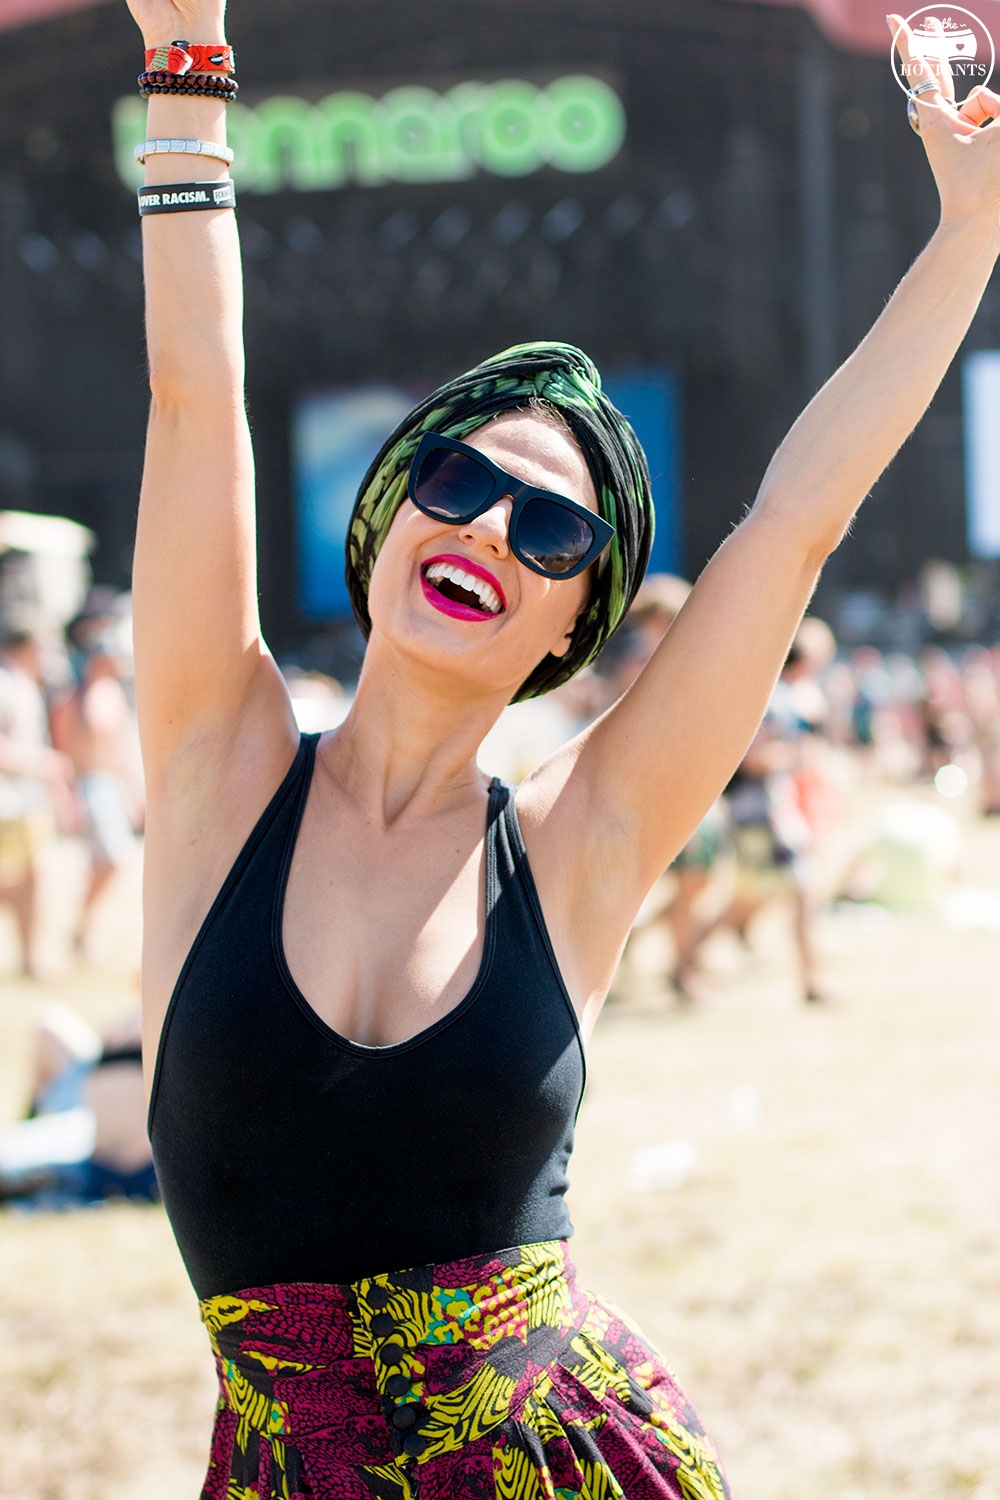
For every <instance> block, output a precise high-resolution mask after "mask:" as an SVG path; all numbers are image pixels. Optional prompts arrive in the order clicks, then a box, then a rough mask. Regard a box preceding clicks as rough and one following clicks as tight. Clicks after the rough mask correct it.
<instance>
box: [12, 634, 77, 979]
mask: <svg viewBox="0 0 1000 1500" xmlns="http://www.w3.org/2000/svg"><path fill="white" fill-rule="evenodd" d="M0 642H2V643H0V902H2V903H3V904H4V905H6V906H8V907H9V908H10V909H11V910H12V912H13V913H14V917H15V919H16V922H17V928H18V933H19V936H20V941H21V963H22V969H23V972H24V974H25V975H27V976H29V977H34V976H35V974H36V927H37V920H38V901H37V892H38V870H37V859H38V854H39V850H40V849H41V848H42V846H43V845H44V844H45V842H46V841H47V839H48V838H50V837H51V835H52V831H53V825H54V813H55V812H56V811H57V810H58V812H59V813H60V814H62V815H63V816H65V815H66V813H67V810H68V808H69V805H70V803H71V800H72V782H73V765H72V762H71V761H70V760H69V758H68V757H67V756H65V755H63V754H61V753H60V752H59V751H58V750H55V749H53V747H52V744H51V741H50V738H49V726H48V717H47V711H46V705H45V696H44V694H43V692H42V680H43V673H42V656H41V650H42V643H41V637H40V633H39V628H38V626H37V624H36V623H35V621H34V620H33V619H32V618H31V617H30V616H29V614H28V613H27V612H26V611H23V610H22V611H20V612H18V611H16V610H11V611H10V612H9V613H8V615H7V618H6V620H5V621H4V622H3V623H2V624H0Z"/></svg>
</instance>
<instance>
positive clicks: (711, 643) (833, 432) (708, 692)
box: [524, 17, 1000, 927]
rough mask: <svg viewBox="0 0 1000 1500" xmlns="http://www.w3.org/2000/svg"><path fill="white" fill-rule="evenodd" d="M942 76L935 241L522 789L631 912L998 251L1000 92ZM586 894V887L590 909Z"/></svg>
mask: <svg viewBox="0 0 1000 1500" xmlns="http://www.w3.org/2000/svg"><path fill="white" fill-rule="evenodd" d="M892 19H893V21H894V22H895V23H896V25H897V27H899V28H903V32H902V35H901V39H900V42H901V47H902V48H903V49H907V48H908V47H909V45H910V37H909V34H908V33H907V32H906V30H905V26H904V23H903V22H902V21H901V20H900V19H899V18H896V17H894V18H892ZM923 68H924V71H925V76H926V78H927V80H928V81H930V80H932V79H934V74H933V73H932V72H931V68H930V65H928V64H926V63H925V64H923ZM920 76H921V75H920V73H919V71H918V73H917V75H916V78H917V81H919V80H920ZM935 82H936V84H937V89H936V91H934V92H927V93H925V94H924V95H923V96H922V97H921V101H920V105H919V108H920V122H921V133H922V138H923V141H924V144H925V146H926V148H927V154H928V157H929V159H930V162H931V166H932V168H933V171H934V175H935V179H936V181H937V185H938V189H939V193H940V196H941V219H940V223H939V226H938V228H937V230H936V231H935V233H934V235H933V237H932V239H931V241H930V243H929V244H928V246H927V248H926V249H925V250H924V252H923V254H922V255H921V256H920V258H919V259H918V260H917V261H916V263H915V264H914V266H913V267H912V268H911V270H910V271H909V272H908V273H907V275H906V276H905V277H904V279H903V281H902V283H901V284H900V286H899V287H898V289H897V291H896V293H895V295H894V296H893V297H892V299H891V300H890V302H889V303H888V305H887V306H886V308H885V310H884V312H883V313H882V315H881V317H880V318H879V320H878V322H877V323H876V324H875V326H874V328H873V329H872V330H871V332H870V333H869V334H868V336H867V337H866V338H865V340H864V341H863V343H862V344H861V345H860V346H859V348H858V349H857V350H856V351H855V352H854V353H853V354H852V355H851V357H850V358H849V359H848V360H847V361H846V363H845V364H844V365H843V366H842V367H841V368H840V369H839V370H838V371H837V372H836V374H835V375H833V377H832V378H831V379H830V380H829V381H828V382H827V384H826V385H825V386H824V387H823V389H822V390H821V391H820V392H819V393H818V395H817V396H816V397H815V398H814V399H813V400H812V401H811V402H810V404H809V406H808V407H807V408H806V410H805V411H804V412H803V413H802V415H801V416H800V417H799V419H798V421H797V422H796V423H795V425H794V426H793V427H792V429H791V431H790V432H789V434H788V436H787V437H786V438H785V440H784V442H783V443H782V444H781V446H780V448H779V449H778V451H777V453H776V454H775V456H774V459H773V460H772V462H771V464H770V466H769V468H768V470H767V473H766V475H765V476H764V480H763V483H762V484H761V488H760V492H759V494H758V496H757V499H756V502H755V504H754V506H753V508H752V509H751V511H750V512H749V514H748V515H747V517H746V519H745V520H744V521H743V522H742V524H741V525H740V526H739V527H738V528H737V529H736V530H735V531H734V532H733V533H732V535H731V536H730V537H728V538H727V540H726V541H725V542H724V543H723V545H722V546H721V547H720V548H719V550H718V552H717V553H716V554H715V556H714V557H713V558H712V560H711V562H710V563H709V564H708V566H707V567H706V569H705V570H704V572H703V573H702V575H701V577H700V578H699V579H698V582H697V584H696V585H695V587H694V589H693V591H692V593H691V596H690V598H689V599H688V601H687V603H686V604H685V606H684V608H683V610H682V611H681V613H680V615H679V616H678V618H677V620H676V621H675V622H674V624H673V626H672V627H671V629H670V630H669V631H668V633H667V635H666V636H665V637H664V639H663V642H662V643H661V645H660V646H659V647H658V649H657V651H656V652H655V653H654V655H653V657H652V658H651V660H650V662H649V663H648V665H647V666H646V668H645V670H644V671H643V672H642V674H641V675H640V676H639V678H638V679H637V681H636V682H635V683H634V684H633V686H632V687H631V688H630V689H629V691H628V692H627V693H626V694H625V696H624V697H623V698H622V699H621V700H620V701H619V702H618V703H617V704H616V705H615V706H614V707H613V708H612V709H611V710H609V712H608V713H607V714H605V715H604V716H603V718H601V719H599V720H598V721H597V723H596V724H595V725H593V726H592V727H591V729H590V730H588V731H587V732H586V733H585V734H584V736H583V737H582V738H581V740H580V741H579V742H578V743H577V744H576V745H575V746H574V747H573V748H572V752H571V754H569V755H567V756H566V757H565V758H564V759H563V760H562V764H561V765H560V764H559V763H558V762H559V758H558V757H557V758H556V759H555V760H554V761H553V762H550V763H548V764H547V765H546V766H544V767H542V769H541V771H540V772H538V773H536V774H537V777H538V787H537V793H533V791H532V790H531V789H530V788H526V795H525V798H524V800H525V803H526V805H527V806H528V808H530V805H531V802H532V797H533V795H536V796H537V801H538V803H539V805H541V806H544V808H545V820H546V824H547V836H546V842H548V841H549V834H551V836H552V840H553V843H554V844H555V845H557V846H559V847H560V848H561V849H562V852H563V854H564V856H565V855H567V854H569V853H570V852H571V853H572V855H573V860H572V862H571V864H570V868H572V869H578V870H581V871H588V872H589V873H590V874H592V872H593V870H594V867H595V863H596V864H597V865H599V866H600V868H601V869H602V870H603V872H604V879H602V881H601V882H600V884H601V888H602V899H604V900H607V899H609V898H610V900H611V904H612V906H616V905H619V904H620V906H621V913H620V914H621V916H622V917H623V919H624V920H625V921H626V923H627V920H628V911H629V909H632V910H634V908H635V906H636V905H638V903H639V902H640V901H641V900H642V898H643V896H644V894H645V891H646V890H647V889H648V888H649V886H650V885H651V884H652V882H653V880H655V878H656V876H657V875H658V874H659V872H660V871H661V870H662V869H663V868H664V866H665V865H666V864H668V863H669V861H670V860H671V859H672V858H673V857H674V855H675V854H676V853H677V851H678V850H679V849H680V847H681V846H682V844H683V843H684V841H685V840H686V839H687V837H688V836H689V835H690V833H691V832H692V830H693V829H694V827H695V826H696V825H697V823H698V821H699V820H700V818H701V817H702V816H703V815H704V814H705V812H706V810H707V809H708V808H709V806H710V805H711V804H712V802H713V801H714V799H715V798H716V797H717V796H718V794H719V792H720V791H721V790H722V788H723V787H724V786H725V784H726V782H727V781H728V779H729V777H730V776H731V775H732V773H733V771H734V770H735V768H736V766H737V765H738V764H739V762H740V759H741V758H742V756H743V753H744V751H745V750H746V748H747V746H748V745H749V743H750V741H751V739H752V738H753V735H754V732H755V730H756V728H757V725H758V724H759V722H760V720H761V718H762V716H763V713H764V711H765V708H766V706H767V702H768V698H769V696H770V693H771V691H772V689H773V686H774V683H775V680H776V678H777V675H778V673H779V671H780V669H781V666H782V663H783V661H784V659H785V656H786V654H787V651H788V647H789V644H790V642H791V640H792V637H793V635H794V633H795V630H796V627H797V625H798V622H799V620H800V618H801V616H802V613H803V611H804V609H805V607H806V605H807V603H808V601H809V598H810V595H811V594H812V592H813V589H814V587H815V585H816V581H817V578H818V576H819V573H820V570H821V568H822V566H823V563H824V562H825V560H826V558H827V557H828V556H829V554H830V553H831V552H832V551H833V549H834V548H835V547H836V546H837V544H838V543H839V542H840V540H841V538H842V537H843V535H844V533H845V531H846V529H847V527H848V526H849V525H850V522H851V518H852V517H853V515H854V513H855V511H856V510H857V508H858V506H859V505H860V503H861V501H862V500H863V499H864V497H865V495H866V494H867V493H868V491H869V490H870V489H871V488H872V486H873V485H874V483H875V481H876V480H877V478H878V476H879V475H880V474H881V472H882V471H883V469H884V468H885V467H886V465H887V464H888V463H889V462H890V461H891V459H892V458H893V456H894V455H895V454H896V452H897V451H898V450H899V448H900V447H901V446H902V444H903V443H904V442H905V441H906V439H907V437H908V436H909V434H910V433H911V432H912V430H913V428H914V427H915V426H916V424H917V422H918V421H919V420H920V418H921V416H922V415H923V413H924V411H925V410H926V408H927V406H928V404H929V402H930V400H931V398H932V396H933V395H934V392H935V391H936V389H937V387H938V385H939V383H940V381H941V379H942V377H943V376H944V374H945V371H946V370H947V368H948V366H949V365H950V363H951V361H952V359H953V358H954V356H955V354H956V352H957V350H958V348H959V346H960V344H961V342H962V340H963V338H964V336H965V334H966V332H967V330H968V328H969V325H970V323H971V322H972V318H973V316H974V314H975V312H976V309H977V307H978V305H979V302H980V299H981V297H982V295H983V292H984V290H985V288H986V285H987V283H988V281H989V279H990V275H991V273H992V270H993V267H994V263H995V261H996V258H997V255H998V253H1000V123H996V124H987V125H986V126H985V128H980V126H981V125H983V124H984V122H987V121H989V120H993V119H995V118H996V117H997V116H998V115H1000V97H998V96H996V95H993V94H990V93H988V92H987V91H985V90H981V91H978V92H977V94H976V95H975V96H974V97H973V98H972V99H970V100H969V101H968V102H967V103H966V105H965V106H964V107H963V109H962V112H961V114H959V113H957V112H956V109H955V106H954V103H953V102H952V95H951V76H950V73H949V72H948V71H947V68H946V67H945V68H944V69H943V70H942V73H941V76H940V77H939V78H937V79H936V80H935ZM581 840H583V841H584V842H585V843H586V846H587V847H586V848H581V847H580V843H581ZM533 858H534V855H533ZM583 884H584V880H583V878H581V892H582V889H583ZM588 905H589V898H588V897H587V896H586V895H583V894H581V899H580V906H579V910H580V920H581V922H585V921H586V920H587V918H586V916H585V911H586V907H587V906H588ZM608 915H609V916H611V925H612V926H617V925H619V924H618V923H616V922H615V920H614V917H613V916H612V914H611V912H610V911H609V912H608ZM573 926H574V927H575V926H576V921H575V920H574V922H573Z"/></svg>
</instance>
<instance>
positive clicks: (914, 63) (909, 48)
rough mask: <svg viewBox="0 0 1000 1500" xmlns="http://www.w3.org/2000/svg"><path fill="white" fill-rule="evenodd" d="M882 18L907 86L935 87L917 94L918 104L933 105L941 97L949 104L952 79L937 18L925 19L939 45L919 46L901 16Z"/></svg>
mask: <svg viewBox="0 0 1000 1500" xmlns="http://www.w3.org/2000/svg"><path fill="white" fill-rule="evenodd" d="M886 21H887V22H888V26H889V30H890V31H891V32H892V37H893V41H894V42H895V44H896V51H897V52H898V53H899V55H900V57H901V58H902V60H903V68H904V77H905V78H906V80H907V82H908V83H909V86H910V89H911V90H912V89H916V88H920V87H921V85H922V84H926V83H933V84H935V85H936V88H935V89H928V90H927V92H926V93H924V94H922V95H921V96H920V99H919V100H918V105H919V104H921V103H928V104H937V103H940V101H941V100H942V99H943V100H945V102H947V103H953V102H954V99H955V80H954V78H953V77H952V71H951V65H950V64H949V62H948V55H947V45H946V43H945V39H944V31H943V29H942V27H941V23H940V21H937V20H936V19H934V18H931V19H929V20H928V21H927V26H928V29H929V30H930V31H932V32H934V33H935V34H936V36H939V37H940V47H934V46H929V45H928V44H926V43H925V44H924V47H921V45H920V43H919V42H918V40H917V38H916V37H915V36H914V35H913V32H912V31H911V30H910V27H909V25H908V24H907V22H906V21H905V20H904V18H903V17H902V16H897V15H889V16H887V17H886ZM925 49H926V50H925Z"/></svg>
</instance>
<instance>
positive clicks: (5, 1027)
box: [0, 825, 1000, 1500]
mask: <svg viewBox="0 0 1000 1500" xmlns="http://www.w3.org/2000/svg"><path fill="white" fill-rule="evenodd" d="M965 866H966V869H965V875H964V878H966V879H967V880H969V881H970V882H972V883H974V884H976V885H978V886H980V887H983V888H985V887H993V888H996V891H997V895H998V899H1000V827H997V826H996V825H991V826H984V825H975V826H973V827H971V828H970V830H969V832H968V836H967V839H966V849H965ZM118 899H119V905H118V907H117V908H115V910H116V912H117V915H116V916H109V917H108V918H107V919H106V929H105V932H104V934H103V938H102V942H103V947H102V942H99V943H98V944H97V947H98V950H99V951H98V952H97V953H96V954H95V957H96V959H97V961H98V968H97V970H96V972H95V971H91V972H89V973H87V972H85V971H79V972H77V973H76V974H67V975H65V976H64V977H62V978H60V979H57V980H54V981H53V982H52V984H51V986H49V987H47V990H46V991H41V990H39V989H38V988H37V987H32V986H28V985H22V984H19V983H16V982H14V981H8V982H5V983H4V984H3V985H2V987H0V1117H2V1118H3V1119H10V1118H13V1117H14V1116H15V1115H16V1113H17V1111H18V1109H19V1108H20V1106H21V1103H22V1087H23V1077H24V1071H23V1070H24V1066H25V1057H26V1049H27V1039H28V1034H29V1027H30V1023H31V1020H32V1017H33V1015H34V1013H35V1011H36V1008H37V1006H38V1004H39V1002H40V1000H41V998H43V996H44V994H45V993H53V994H57V995H58V996H59V997H61V998H64V999H67V1000H69V1001H71V1002H72V1003H74V1004H77V1005H79V1006H80V1008H81V1009H82V1010H83V1011H84V1012H85V1013H86V1014H88V1015H89V1016H90V1017H91V1018H93V1019H94V1020H95V1021H101V1020H104V1019H109V1018H110V1017H111V1016H112V1015H114V1014H115V1013H117V1012H118V1011H120V1010H121V1009H122V1008H124V1007H126V1006H127V1005H128V1004H129V1002H130V997H131V994H132V991H131V988H130V985H131V978H130V974H131V957H130V956H129V955H130V954H131V951H132V948H131V946H130V945H134V934H133V933H132V927H133V926H134V920H133V919H134V898H133V896H132V894H131V893H125V895H124V896H122V895H121V894H119V898H118ZM122 913H124V915H122ZM116 922H117V923H118V926H115V923H116ZM126 929H127V931H126ZM0 936H2V934H0ZM820 946H821V951H822V955H823V969H824V974H825V978H826V981H827V988H828V990H829V994H830V1001H829V1004H828V1005H826V1006H824V1007H822V1008H821V1007H811V1008H807V1007H806V1006H804V1005H803V1004H801V1002H799V1001H798V999H797V996H796V994H795V989H794V986H793V984H792V981H791V978H790V973H789V967H788V948H787V934H786V930H785V926H784V922H783V919H782V918H781V916H780V914H777V913H776V914H775V915H774V916H773V917H765V918H764V919H762V921H761V924H760V927H759V929H758V931H757V933H756V934H755V944H754V952H753V954H751V955H744V954H742V953H740V952H738V951H737V949H736V947H735V945H734V944H732V943H730V941H729V940H728V939H726V938H720V939H718V940H717V942H716V944H715V946H714V947H713V949H712V950H711V951H710V954H709V974H708V976H707V982H706V996H705V998H704V999H703V1001H702V1002H701V1003H700V1004H699V1005H698V1006H697V1007H696V1008H695V1009H694V1010H693V1011H692V1012H689V1013H680V1012H678V1011H677V1010H676V1009H674V1008H672V1007H671V1006H670V1005H668V1003H667V1002H666V1001H665V1000H664V998H663V996H662V995H661V994H660V993H659V992H658V990H657V987H656V986H655V985H654V984H652V983H651V982H650V981H649V979H648V978H647V980H646V982H645V983H644V985H643V986H642V987H641V988H640V989H637V990H636V991H635V992H633V993H632V994H630V995H629V996H628V997H627V998H626V999H625V1000H623V1001H621V1002H619V1003H618V1004H616V1005H615V1006H613V1007H610V1008H609V1009H608V1011H607V1012H606V1015H605V1017H604V1019H603V1020H602V1023H601V1026H600V1028H599V1030H598V1033H597V1035H596V1037H595V1040H594V1043H593V1046H592V1051H591V1059H590V1084H589V1091H588V1098H587V1101H586V1104H585V1106H584V1110H583V1114H582V1117H581V1126H580V1132H579V1143H578V1149H577V1154H576V1158H575V1170H574V1182H575V1187H574V1191H573V1209H574V1217H575V1222H576V1226H577V1235H576V1239H575V1254H576V1257H577V1260H578V1263H579V1265H580V1268H581V1271H582V1272H583V1274H584V1277H585V1280H586V1281H587V1282H588V1283H589V1284H590V1285H593V1286H595V1287H597V1288H599V1289H600V1290H601V1291H602V1293H603V1294H604V1295H605V1296H607V1297H609V1298H610V1299H611V1300H612V1301H615V1302H618V1303H620V1304H621V1305H623V1306H625V1307H627V1308H628V1310H629V1311H630V1312H631V1313H632V1314H633V1316H634V1317H636V1318H637V1319H638V1321H639V1322H640V1323H641V1324H642V1325H643V1326H644V1327H645V1330H646V1332H647V1333H648V1334H649V1336H650V1337H651V1338H652V1339H653V1340H654V1341H655V1342H656V1343H657V1344H658V1345H659V1346H660V1347H661V1348H662V1349H663V1351H664V1352H665V1354H666V1355H667V1357H668V1360H669V1361H670V1362H671V1363H672V1364H673V1365H674V1367H675V1368H676V1370H677V1371H678V1373H679V1374H680V1376H681V1378H682V1380H683V1382H684V1384H685V1385H686V1386H687V1388H688V1390H689V1392H690V1393H691V1395H692V1397H693V1399H694V1400H695V1403H696V1405H697V1406H698V1407H699V1409H700V1410H701V1413H702V1416H703V1418H704V1419H705V1422H706V1425H707V1426H708V1427H709V1429H710V1431H711V1432H712V1433H713V1434H714V1436H715V1438H716V1441H717V1442H718V1444H719V1446H720V1448H721V1450H722V1452H723V1455H724V1457H725V1460H726V1463H727V1466H728V1469H729V1472H730V1478H731V1480H732V1483H733V1489H734V1493H735V1495H736V1497H737V1500H805V1497H808V1500H890V1497H891V1500H1000V1153H998V1150H997V1141H998V1138H1000V1092H998V1088H997V1074H998V1071H1000V1006H998V1003H997V974H998V968H1000V965H998V959H1000V934H998V933H997V932H996V931H993V932H990V931H982V930H979V931H977V930H955V929H953V928H950V927H948V926H947V925H945V924H944V923H943V922H942V921H939V920H937V919H935V918H933V917H928V916H897V917H889V916H888V915H885V914H879V913H877V912H870V911H864V910H857V911H853V910H852V911H846V912H832V913H830V914H828V915H826V916H824V918H823V919H822V922H821V928H820ZM123 955H124V956H123ZM668 1143H685V1144H684V1145H682V1146H677V1145H674V1146H673V1147H672V1148H671V1149H670V1150H668V1151H664V1152H660V1153H659V1154H657V1153H656V1152H655V1151H654V1152H653V1153H652V1154H650V1152H649V1151H648V1149H647V1148H656V1147H661V1146H665V1145H667V1144H668ZM642 1152H645V1153H646V1154H645V1155H637V1154H638V1153H642ZM0 1284H2V1287H3V1291H2V1294H0V1497H3V1500H138V1497H142V1500H193V1497H194V1496H195V1495H196V1494H197V1493H198V1488H199V1485H200V1482H201V1477H202V1475H203V1473H204V1462H205V1450H206V1443H207V1437H208V1431H209V1426H210V1421H211V1414H212V1406H213V1379H212V1372H211V1369H210V1361H209V1357H208V1350H207V1345H206V1343H205V1340H204V1335H203V1334H202V1331H201V1328H200V1325H199V1323H198V1320H197V1315H196V1311H195V1304H194V1298H193V1295H192V1293H191V1291H190V1288H189V1287H188V1284H187V1282H186V1280H185V1276H184V1273H183V1270H182V1268H181V1265H180V1262H179V1259H178V1257H177V1253H176V1250H175V1248H174V1245H173V1241H172V1239H171V1235H170V1231H169V1228H168V1227H167V1225H166V1222H165V1220H164V1218H163V1216H162V1214H161V1212H160V1211H159V1210H156V1209H147V1210H142V1209H138V1208H120V1209H111V1210H100V1211H92V1212H83V1213H77V1214H72V1215H68V1214H67V1215H60V1216H53V1217H43V1216H37V1217H34V1216H16V1215H13V1214H10V1213H6V1214H3V1215H2V1216H0Z"/></svg>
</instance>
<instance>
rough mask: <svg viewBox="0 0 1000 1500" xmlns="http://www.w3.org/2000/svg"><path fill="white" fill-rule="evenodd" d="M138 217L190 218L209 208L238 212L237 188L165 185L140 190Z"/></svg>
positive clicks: (219, 184)
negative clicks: (188, 215) (233, 209)
mask: <svg viewBox="0 0 1000 1500" xmlns="http://www.w3.org/2000/svg"><path fill="white" fill-rule="evenodd" d="M138 197H139V216H140V218H145V217H146V215H147V214H189V213H198V212H199V211H201V212H204V211H205V210H206V209H210V208H235V207H236V184H235V183H234V182H231V181H230V180H229V179H228V178H227V179H226V180H225V181H223V182H163V183H157V184H156V185H155V186H153V187H141V188H140V189H139V194H138Z"/></svg>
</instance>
